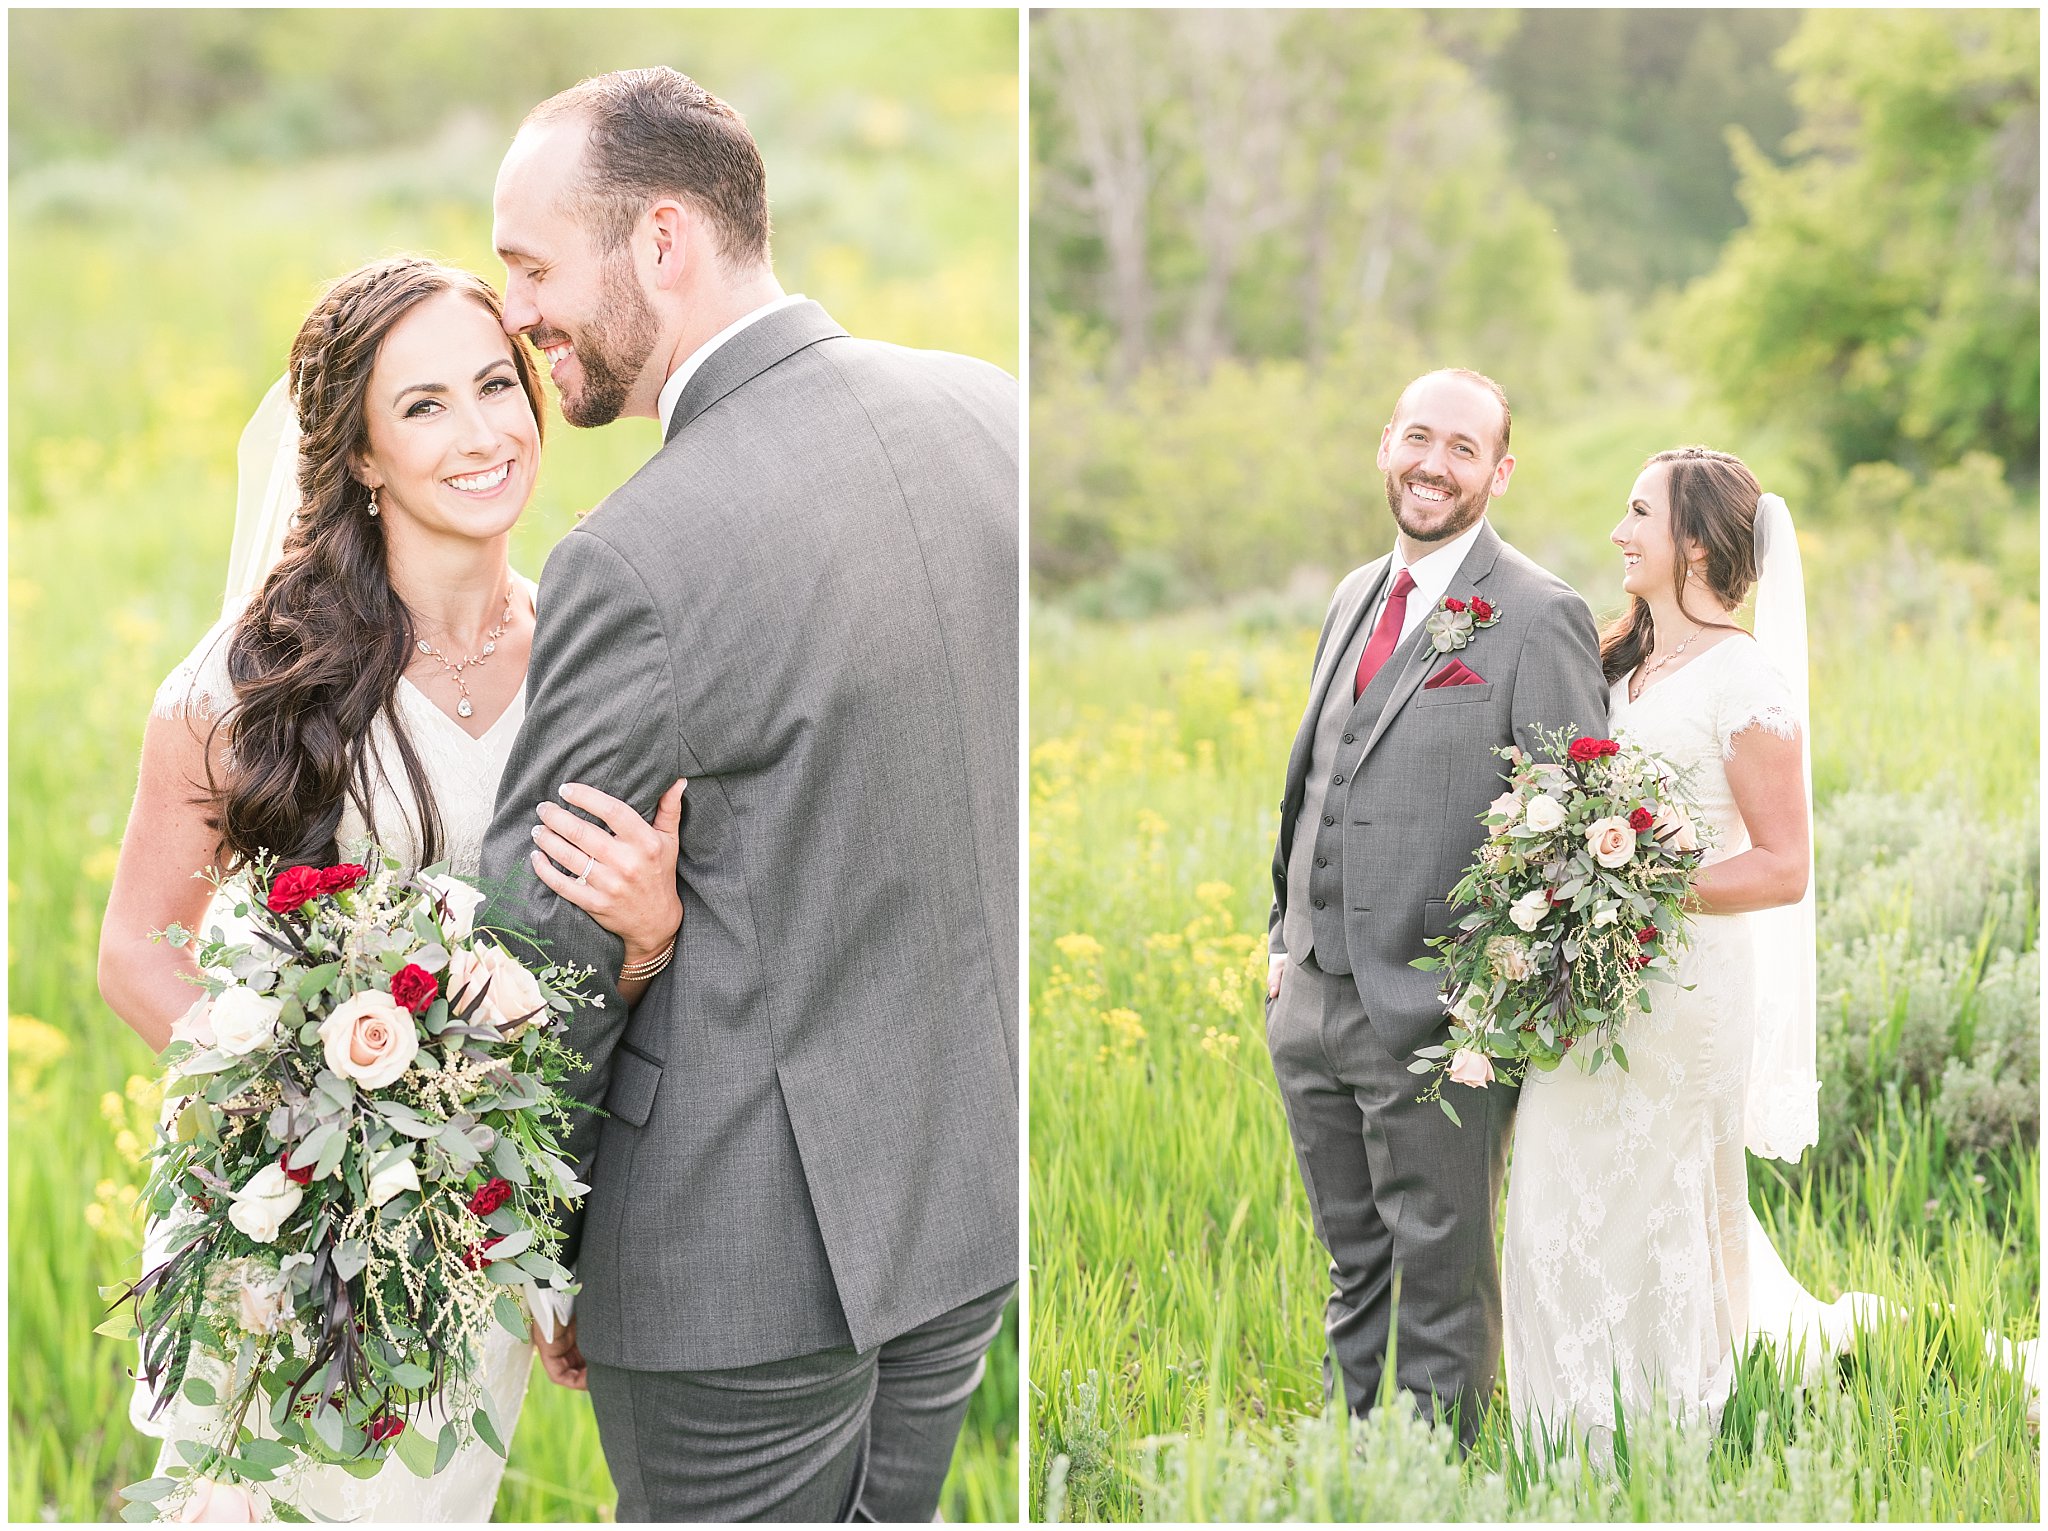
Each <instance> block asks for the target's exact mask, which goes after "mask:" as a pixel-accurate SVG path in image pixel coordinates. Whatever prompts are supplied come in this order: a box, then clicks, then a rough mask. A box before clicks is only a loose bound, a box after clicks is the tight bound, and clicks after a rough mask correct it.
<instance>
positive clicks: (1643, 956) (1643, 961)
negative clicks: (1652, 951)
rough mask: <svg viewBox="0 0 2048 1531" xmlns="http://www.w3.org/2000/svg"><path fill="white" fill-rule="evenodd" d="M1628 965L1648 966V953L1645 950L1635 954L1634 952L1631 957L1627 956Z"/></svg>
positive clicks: (1636, 966) (1633, 966)
mask: <svg viewBox="0 0 2048 1531" xmlns="http://www.w3.org/2000/svg"><path fill="white" fill-rule="evenodd" d="M1628 965H1629V966H1630V967H1632V968H1646V967H1648V966H1649V965H1650V956H1649V953H1647V952H1637V953H1636V954H1635V955H1634V956H1633V957H1631V958H1629V959H1628Z"/></svg>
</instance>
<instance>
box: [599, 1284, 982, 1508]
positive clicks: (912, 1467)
mask: <svg viewBox="0 0 2048 1531" xmlns="http://www.w3.org/2000/svg"><path fill="white" fill-rule="evenodd" d="M1013 1290H1014V1288H1013V1287H1010V1286H1005V1287H1002V1288H1001V1289H999V1290H997V1291H994V1292H991V1293H989V1294H988V1295H987V1296H985V1297H978V1298H975V1299H974V1300H973V1301H971V1302H967V1303H963V1304H961V1305H960V1306H959V1307H957V1308H954V1309H952V1310H951V1311H949V1312H946V1313H942V1314H940V1315H939V1316H938V1317H937V1318H935V1319H932V1320H930V1321H929V1322H927V1323H924V1324H920V1325H919V1326H918V1327H916V1328H915V1329H912V1330H910V1331H909V1332H908V1333H905V1334H900V1335H898V1336H896V1338H894V1339H892V1340H889V1341H886V1342H885V1343H884V1344H882V1345H880V1346H878V1347H876V1348H875V1349H872V1350H868V1351H865V1352H859V1351H855V1350H853V1349H852V1348H850V1347H847V1346H840V1347H838V1348H835V1349H832V1350H822V1351H816V1352H813V1353H812V1354H810V1355H803V1356H796V1357H793V1358H791V1359H789V1360H786V1361H770V1362H766V1363H761V1364H757V1365H754V1366H743V1367H736V1368H733V1369H730V1370H723V1371H701V1372H675V1371H635V1370H631V1369H628V1368H625V1367H618V1366H604V1365H600V1364H599V1363H597V1362H594V1361H593V1362H591V1363H590V1400H591V1403H592V1405H593V1407H594V1408H595V1410H596V1413H597V1421H598V1430H599V1433H600V1434H601V1435H602V1436H603V1437H604V1443H605V1458H606V1461H607V1462H608V1464H609V1465H610V1467H611V1470H612V1479H613V1482H614V1483H615V1484H616V1486H617V1488H618V1491H619V1507H618V1519H619V1520H620V1521H621V1522H627V1521H673V1520H701V1521H778V1522H796V1521H848V1520H862V1521H891V1522H894V1521H929V1520H931V1519H932V1518H933V1516H934V1515H936V1514H937V1512H938V1507H939V1491H940V1489H941V1488H942V1487H943V1486H944V1484H945V1481H946V1472H947V1469H948V1468H949V1467H950V1466H951V1464H952V1459H953V1445H954V1442H955V1441H956V1440H957V1439H958V1438H959V1435H960V1425H961V1422H962V1421H963V1420H965V1418H966V1417H967V1405H968V1402H969V1400H970V1399H971V1398H972V1397H973V1396H974V1389H975V1386H976V1385H977V1384H978V1383H979V1382H980V1381H981V1373H982V1364H983V1357H984V1356H985V1355H986V1354H987V1352H988V1347H989V1345H990V1344H991V1343H992V1342H993V1341H994V1339H995V1337H996V1334H997V1332H998V1331H999V1330H1000V1329H1001V1328H1002V1322H1003V1309H1004V1307H1005V1305H1006V1304H1007V1303H1008V1302H1009V1299H1010V1294H1011V1292H1012V1291H1013Z"/></svg>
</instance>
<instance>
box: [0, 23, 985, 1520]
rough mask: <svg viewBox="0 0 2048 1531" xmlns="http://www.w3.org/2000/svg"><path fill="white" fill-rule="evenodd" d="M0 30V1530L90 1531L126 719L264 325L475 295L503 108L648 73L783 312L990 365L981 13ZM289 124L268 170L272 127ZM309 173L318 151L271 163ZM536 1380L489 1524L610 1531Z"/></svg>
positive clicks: (188, 569)
mask: <svg viewBox="0 0 2048 1531" xmlns="http://www.w3.org/2000/svg"><path fill="white" fill-rule="evenodd" d="M9 23H10V38H11V55H10V69H11V71H12V78H13V80H14V82H15V87H16V88H15V89H14V90H13V91H12V93H11V99H10V112H11V113H12V122H13V125H14V133H13V136H12V139H11V151H10V152H11V154H12V156H13V165H14V175H13V179H12V186H11V213H10V224H11V227H10V233H11V242H10V256H11V258H10V273H9V280H10V289H11V291H10V297H11V316H12V325H11V333H10V340H9V346H10V350H9V367H10V375H11V383H12V386H11V388H10V390H9V399H8V410H9V428H10V435H9V441H10V448H9V460H8V490H9V493H8V499H9V512H10V526H9V543H10V557H11V563H10V569H9V616H10V639H11V662H10V698H9V720H10V728H11V736H12V740H13V746H12V750H11V752H10V757H9V763H8V770H9V788H10V791H9V800H8V835H9V852H10V862H9V885H8V895H9V899H8V901H9V912H10V917H11V931H12V941H11V948H10V956H9V994H10V1005H11V1009H12V1010H13V1012H14V1013H13V1015H12V1016H11V1017H10V1022H9V1055H10V1059H11V1063H12V1068H11V1071H10V1079H9V1105H10V1126H9V1142H10V1154H9V1165H8V1188H9V1207H8V1225H9V1253H8V1289H9V1298H10V1301H9V1307H8V1355H9V1408H10V1416H9V1443H10V1449H9V1452H8V1495H9V1499H8V1502H9V1505H10V1508H11V1510H12V1512H13V1515H14V1518H16V1519H21V1520H36V1519H60V1520H73V1521H86V1520H95V1519H104V1518H107V1517H109V1516H110V1515H112V1514H113V1513H114V1512H115V1508H116V1506H115V1505H114V1502H113V1499H112V1493H113V1490H114V1488H115V1487H116V1486H117V1485H119V1484H122V1483H126V1482H131V1481H133V1480H135V1479H137V1478H140V1477H143V1476H144V1475H145V1474H146V1472H147V1470H148V1467H149V1464H150V1462H151V1461H153V1460H154V1456H155V1443H154V1442H151V1441H146V1440H145V1439H143V1438H142V1437H140V1436H138V1435H137V1434H135V1433H134V1432H133V1431H131V1430H130V1429H128V1427H127V1425H126V1422H125V1408H126V1402H127V1397H128V1391H129V1387H130V1383H129V1381H128V1378H127V1376H126V1368H128V1367H129V1366H130V1365H132V1363H133V1360H134V1352H133V1347H132V1346H131V1345H128V1344H124V1343H122V1342H119V1341H116V1340H114V1339H111V1338H107V1337H103V1336H96V1335H94V1334H93V1333H92V1331H93V1328H94V1325H95V1324H96V1323H98V1322H99V1321H100V1320H101V1318H102V1317H103V1316H104V1312H103V1308H102V1305H101V1304H100V1303H99V1301H98V1300H97V1298H96V1296H95V1292H96V1289H97V1288H98V1287H100V1286H102V1285H109V1284H113V1283H115V1282H122V1281H126V1280H129V1279H132V1277H133V1275H134V1274H135V1269H136V1267H135V1261H136V1252H137V1249H138V1247H139V1244H140V1239H141V1221H140V1218H139V1216H138V1215H137V1214H136V1211H135V1197H136V1193H137V1189H138V1187H139V1184H140V1180H141V1174H140V1171H139V1170H138V1168H137V1161H138V1158H139V1155H140V1153H141V1151H142V1149H143V1148H144V1147H146V1146H147V1144H148V1142H149V1139H150V1136H151V1132H152V1129H153V1126H154V1118H153V1115H152V1110H153V1108H152V1106H151V1104H150V1102H151V1099H152V1087H151V1085H150V1082H149V1080H148V1079H147V1078H146V1077H145V1076H146V1075H148V1074H150V1073H152V1072H153V1063H152V1060H151V1059H150V1057H149V1054H148V1051H147V1049H145V1048H144V1047H143V1046H142V1044H141V1043H140V1042H139V1041H138V1040H137V1039H136V1038H135V1037H134V1036H133V1035H132V1034H131V1033H130V1032H129V1031H128V1030H127V1028H126V1027H124V1026H123V1025H121V1023H120V1022H119V1021H118V1020H117V1019H116V1018H115V1017H114V1016H113V1015H112V1014H111V1013H110V1012H109V1011H108V1010H107V1009H106V1008H105V1007H104V1006H103V1005H102V1004H101V1003H100V1002H99V999H98V996H97V994H96V993H95V992H94V980H93V972H94V953H95V948H96V945H97V938H98V928H99V920H100V913H101V910H102V909H103V908H104V906H105V903H106V897H107V889H108V884H109V881H110V879H111V877H112V873H113V867H114V856H115V850H116V846H117V843H118V841H119V838H120V835H121V832H122V825H123V822H124V819H125V815H126V812H127V807H128V803H129V798H130V795H131V794H132V792H133V790H134V782H135V760H136V754H137V749H138V744H139V741H140V738H141V733H142V726H143V722H144V719H145V717H146V716H147V714H148V711H149V706H150V700H151V697H152V695H153V693H154V691H155V689H156V686H157V684H158V682H159V681H160V680H161V679H162V678H163V677H164V675H166V674H167V673H168V672H169V671H170V669H171V668H172V666H173V665H175V664H176V663H177V662H178V661H179V660H180V659H181V658H183V657H184V655H185V654H186V652H187V651H188V650H189V648H190V647H191V645H192V644H193V643H194V642H195V641H196V640H197V639H198V637H199V635H200V634H202V633H203V632H204V631H205V630H206V628H207V627H208V626H209V625H210V624H211V622H212V621H213V620H214V618H215V617H216V616H217V615H218V614H219V609H220V607H219V601H220V593H221V578H222V571H223V569H224V568H225V567H226V560H227V548H228V537H229V531H230V527H231V525H232V521H233V505H234V489H235V484H234V455H235V442H236V436H237V433H238V432H239V431H240V429H241V427H242V424H243V422H244V421H245V420H246V419H247V417H248V414H249V412H250V410H251V409H252V408H254V406H255V403H256V401H257V400H258V399H259V398H260V397H261V396H262V394H263V391H264V389H265V388H266V387H267V386H268V384H269V383H270V382H271V380H272V379H274V378H275V377H276V376H277V375H278V373H279V372H280V371H281V370H282V368H283V360H284V353H285V349H286V346H287V344H288V342H289V340H290V337H291V335H292V333H293V332H294V330H295V329H296V328H297V326H298V323H299V321H300V319H301V318H303V316H304V314H305V312H306V310H307V309H308V308H309V307H310V306H311V304H312V302H313V300H314V298H315V297H316V296H317V294H318V292H319V291H320V288H321V286H322V284H323V283H324V282H325V281H326V280H327V279H329V278H331V277H333V276H336V275H339V274H340V273H342V272H344V271H346V270H349V269H350V268H352V267H354V266H355V265H357V264H359V263H361V262H363V261H365V260H369V259H372V258H374V257H376V256H378V255H381V254H384V253H388V252H390V251H394V250H403V249H417V248H424V249H426V250H428V251H431V252H432V253H435V254H437V255H440V256H442V257H444V258H447V259H449V260H453V261H456V262H459V263H461V264H464V265H467V266H469V267H471V268H472V269H474V270H476V271H479V272H481V273H484V274H485V275H486V276H488V277H491V278H493V279H494V280H495V279H497V278H498V277H499V275H500V269H499V267H498V266H497V263H496V261H495V259H494V257H493V256H492V253H491V242H490V237H489V217H490V214H489V199H490V187H491V180H492V176H493V174H494V173H495V169H496V165H497V159H498V156H499V154H500V153H501V152H502V149H503V143H504V140H505V137H506V136H507V135H508V134H509V132H510V130H511V127H512V124H513V123H514V122H515V121H516V120H517V116H518V114H519V112H520V111H522V110H523V109H524V107H525V106H526V105H528V104H531V102H532V101H534V100H538V99H539V98H540V97H541V96H543V95H545V94H547V93H548V92H550V91H553V90H556V89H559V88H561V87H563V86H565V85H568V84H571V83H573V82H574V81H575V80H576V79H577V78H578V77H579V75H580V74H582V73H584V72H587V71H589V70H594V69H601V68H609V67H614V66H627V65H635V64H644V63H647V62H650V61H654V60H666V61H668V62H672V63H675V64H677V65H678V66H679V67H682V68H684V69H686V70H688V71H689V72H691V73H693V74H696V75H699V76H700V77H702V78H703V79H704V80H705V81H706V83H707V84H709V85H710V86H711V87H712V88H713V89H716V90H718V91H719V92H720V93H721V94H725V95H729V96H730V97H731V98H732V99H733V100H734V101H735V102H737V103H738V104H739V105H741V106H742V108H743V109H744V110H745V111H746V113H747V115H748V119H749V122H750V124H751V126H752V127H753V128H754V130H755V131H756V133H757V134H758V135H759V136H760V137H761V140H762V145H763V153H764V156H765V157H766V159H767V162H768V165H769V174H770V182H769V184H770V192H771V196H772V198H773V203H774V210H775V213H776V217H777V229H776V235H777V237H776V260H777V268H778V271H779V273H780V275H781V276H782V279H783V281H784V283H785V284H786V285H787V286H788V287H789V288H790V289H791V290H793V291H794V290H803V291H806V292H808V293H809V294H810V295H811V296H812V297H814V298H817V299H819V300H820V301H821V302H823V303H824V304H825V306H826V307H827V308H828V309H829V310H830V311H831V312H832V313H833V316H834V317H835V318H837V319H838V320H839V321H840V322H841V323H842V324H844V325H846V326H847V328H848V329H850V330H852V331H853V332H855V333H857V334H865V335H871V336H875V337H877V338H882V339H888V340H893V341H898V342H901V343H905V344H910V345H923V346H938V347H943V348H946V349H950V350H957V351H964V352H967V353H970V354H974V355H979V356H983V357H986V358H988V359H989V360H992V361H995V362H997V363H999V364H1001V365H1003V366H1005V367H1008V368H1010V369H1012V370H1015V369H1016V367H1017V365H1018V358H1019V346H1018V336H1017V333H1016V302H1015V295H1016V290H1017V248H1016V245H1017V237H1016V236H1017V121H1016V111H1017V82H1016V67H1015V66H1016V45H1015V39H1016V20H1015V17H1014V15H1013V14H1009V13H999V12H981V13H972V12H965V13H945V14H934V13H920V12H901V13H889V14H865V15H843V14H837V13H834V14H824V13H803V12H776V13H767V12H752V13H730V12H690V13H687V14H686V13H682V12H661V11H643V12H635V13H630V14H628V13H605V12H587V11H575V12H571V11H558V12H553V13H548V12H495V13H490V14H488V15H486V14H485V13H481V12H465V11H450V12H431V11H425V12H408V13H399V12H360V13H351V12H326V13H322V12H297V11H242V12H191V11H187V12H145V11H127V12H78V11H73V12H54V11H53V12H34V13H30V12H20V13H16V14H15V15H13V16H11V17H10V18H9ZM220 59H226V60H227V62H224V63H222V64H221V66H220V67H219V68H215V67H214V66H213V63H212V62H210V61H215V60H220ZM251 60H253V61H254V62H251ZM387 80H388V81H395V82H398V83H397V84H395V85H392V86H391V87H390V92H391V93H390V94H388V95H386V94H379V93H378V92H381V91H383V90H385V89H386V86H385V85H384V84H383V83H382V82H384V81H387ZM294 101H297V102H300V103H303V109H302V121H303V123H304V133H305V135H306V136H304V137H302V138H299V139H294V138H292V137H291V136H290V134H289V133H286V132H285V131H284V124H285V122H286V118H287V116H288V115H289V112H288V110H287V109H288V108H290V104H291V103H292V102H294ZM337 101H342V102H344V103H346V102H357V103H359V104H358V105H356V106H350V107H349V108H348V110H346V111H342V110H338V109H337V108H336V106H335V103H336V102H337ZM423 103H424V106H423ZM292 109H293V110H298V109H299V108H292ZM238 118H239V119H240V121H241V125H240V126H237V125H236V124H237V119H238ZM309 145H310V146H311V147H313V148H317V149H318V150H319V151H320V152H319V153H318V154H317V155H315V156H313V157H306V151H307V148H308V146H309ZM259 151H260V152H259ZM656 439H657V438H656V434H655V428H654V426H653V424H652V423H651V422H629V423H622V424H621V425H618V426H615V427H612V428H611V429H608V430H603V431H574V430H569V429H566V428H564V427H563V426H562V425H561V423H560V421H559V419H555V420H554V421H553V422H552V428H551V429H550V431H549V439H548V444H547V452H546V462H545V466H544V469H543V473H542V481H541V485H540V488H539V491H538V493H537V494H536V496H535V500H534V503H533V505H532V506H531V507H530V508H529V511H528V513H527V515H526V517H525V519H524V520H523V521H522V523H521V525H520V527H519V529H518V530H517V532H516V533H515V534H514V539H513V562H514V565H515V567H517V568H519V569H520V570H521V571H522V572H525V573H527V574H533V575H537V574H539V573H540V570H541V566H542V564H543V563H544V561H545V558H546V554H547V551H548V549H549V548H550V547H551V546H552V544H553V543H554V542H555V540H556V539H557V538H559V537H560V536H561V535H562V534H563V532H564V531H566V530H567V529H568V527H569V526H570V525H572V524H573V521H574V518H575V516H576V515H577V514H578V513H579V512H581V511H582V510H584V509H587V508H588V507H590V506H592V505H594V504H596V503H597V501H598V500H600V499H601V498H602V497H603V496H604V495H605V494H606V493H607V492H608V491H609V490H610V489H611V488H612V487H613V486H615V485H617V484H618V483H620V482H623V480H624V479H625V478H626V477H627V476H628V475H629V474H631V473H632V472H633V471H634V470H635V469H636V468H637V467H638V466H639V465H640V463H641V462H642V461H644V460H645V458H646V456H647V454H648V453H649V452H651V451H652V450H653V448H654V446H655V445H656ZM53 1146H54V1147H55V1149H56V1150H57V1151H55V1152H52V1151H51V1150H52V1148H53ZM1016 1346H1017V1324H1016V1320H1015V1315H1014V1312H1013V1314H1012V1315H1011V1317H1010V1318H1009V1319H1008V1320H1007V1321H1006V1328H1005V1331H1004V1337H1003V1338H1002V1339H1001V1340H999V1341H998V1342H997V1345H996V1348H995V1350H994V1351H993V1352H992V1353H991V1356H990V1363H989V1368H988V1372H987V1375H986V1377H985V1379H984V1381H983V1383H982V1386H981V1389H980V1391H979V1392H978V1394H977V1396H976V1398H975V1400H974V1403H973V1406H972V1409H971V1412H970V1415H969V1422H968V1427H967V1430H966V1432H965V1433H964V1435H963V1439H962V1442H961V1446H960V1448H959V1452H958V1454H957V1456H956V1459H955V1465H954V1471H953V1474H952V1476H951V1478H950V1479H949V1480H948V1485H947V1490H946V1497H945V1500H944V1511H945V1514H946V1516H947V1518H948V1519H951V1520H984V1521H986V1520H1009V1519H1013V1518H1014V1516H1015V1514H1016V1507H1017V1492H1016V1485H1017V1473H1018V1469H1017V1417H1016V1397H1017V1382H1018V1363H1017V1354H1016ZM535 1378H536V1382H535V1384H534V1386H533V1387H532V1388H531V1389H530V1390H529V1397H528V1400H527V1405H526V1411H525V1414H524V1415H523V1417H522V1420H521V1423H520V1427H519V1431H518V1433H517V1436H516V1437H515V1438H514V1440H513V1441H512V1442H511V1443H510V1444H511V1462H510V1467H509V1468H508V1470H507V1472H506V1476H505V1481H504V1486H503V1488H502V1490H501V1492H500V1497H499V1502H498V1505H497V1518H499V1519H512V1520H543V1521H545V1520H586V1521H587V1520H597V1519H601V1518H603V1517H605V1516H607V1515H609V1514H610V1513H611V1508H612V1505H613V1503H614V1500H615V1495H614V1494H613V1492H612V1489H611V1484H610V1480H609V1478H608V1476H607V1475H606V1472H605V1469H604V1464H603V1459H602V1456H601V1454H600V1451H599V1448H598V1441H597V1433H596V1429H595V1426H594V1424H593V1423H592V1420H591V1417H590V1410H589V1404H588V1401H587V1399H585V1398H582V1397H579V1396H577V1395H574V1394H571V1393H568V1392H566V1391H564V1390H563V1389H561V1388H558V1387H555V1386H554V1385H553V1384H551V1383H547V1382H546V1381H544V1380H540V1373H539V1372H538V1370H536V1372H535Z"/></svg>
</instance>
